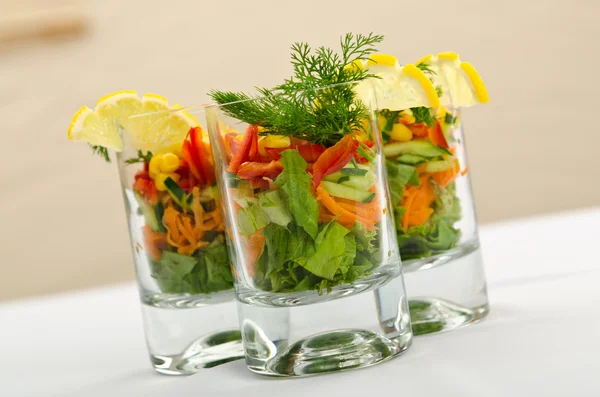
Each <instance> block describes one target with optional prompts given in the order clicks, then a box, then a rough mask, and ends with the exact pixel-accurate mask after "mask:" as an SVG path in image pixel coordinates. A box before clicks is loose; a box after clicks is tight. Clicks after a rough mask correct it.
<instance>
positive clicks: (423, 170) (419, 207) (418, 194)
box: [378, 107, 489, 335]
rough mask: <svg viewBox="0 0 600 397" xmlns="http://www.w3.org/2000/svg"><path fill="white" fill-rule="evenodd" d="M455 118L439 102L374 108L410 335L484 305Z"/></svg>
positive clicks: (468, 319) (468, 315) (464, 319)
mask: <svg viewBox="0 0 600 397" xmlns="http://www.w3.org/2000/svg"><path fill="white" fill-rule="evenodd" d="M417 112H418V114H417ZM415 116H416V117H415ZM420 120H427V122H423V121H420ZM461 121H462V120H461V117H460V114H459V112H458V111H457V110H453V109H451V108H448V109H446V108H444V107H440V108H439V109H429V108H424V107H422V108H416V109H412V110H411V109H407V110H403V111H391V110H389V109H384V110H380V111H379V112H378V124H379V127H380V131H381V132H382V139H383V141H384V144H383V153H384V155H385V157H386V160H387V170H388V183H389V185H390V190H391V194H392V202H393V205H394V212H395V219H396V225H395V226H396V233H397V238H398V245H399V249H400V254H401V256H402V263H403V265H404V277H405V280H406V285H407V291H408V295H409V306H410V313H411V319H412V325H413V332H414V333H415V334H416V335H420V334H427V333H431V332H439V331H444V330H451V329H454V328H456V327H459V326H462V325H465V324H469V323H473V322H476V321H478V320H480V319H482V318H483V317H485V315H486V314H487V313H488V311H489V306H488V298H487V287H486V278H485V273H484V268H483V260H482V256H481V250H480V246H479V237H478V234H477V221H476V217H475V206H474V202H473V195H472V192H471V182H470V178H469V172H468V170H469V167H468V163H467V155H466V147H465V137H464V133H463V128H462V122H461Z"/></svg>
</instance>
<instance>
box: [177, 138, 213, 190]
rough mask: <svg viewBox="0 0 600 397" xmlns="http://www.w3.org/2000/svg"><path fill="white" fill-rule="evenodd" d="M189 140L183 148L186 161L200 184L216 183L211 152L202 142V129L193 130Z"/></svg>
mask: <svg viewBox="0 0 600 397" xmlns="http://www.w3.org/2000/svg"><path fill="white" fill-rule="evenodd" d="M187 138H189V140H187V139H186V140H185V141H184V142H183V146H182V147H181V154H182V155H183V158H184V160H185V161H186V162H187V164H188V166H189V167H190V170H191V171H192V174H193V175H194V178H195V179H197V180H198V183H199V184H201V185H209V184H212V183H213V182H214V181H215V174H214V170H213V166H212V164H211V163H210V160H209V150H208V148H207V147H206V146H205V145H204V142H202V129H201V128H200V127H194V128H191V129H190V131H189V132H188V136H187Z"/></svg>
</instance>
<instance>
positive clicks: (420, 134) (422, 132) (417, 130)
mask: <svg viewBox="0 0 600 397" xmlns="http://www.w3.org/2000/svg"><path fill="white" fill-rule="evenodd" d="M407 127H408V129H409V130H410V131H411V132H412V133H413V135H414V136H416V137H417V138H425V137H426V136H428V135H429V126H427V124H425V123H418V124H410V125H408V126H407Z"/></svg>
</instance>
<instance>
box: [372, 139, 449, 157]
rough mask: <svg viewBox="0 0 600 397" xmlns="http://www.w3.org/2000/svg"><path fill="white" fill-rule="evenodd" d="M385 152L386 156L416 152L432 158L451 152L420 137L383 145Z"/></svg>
mask: <svg viewBox="0 0 600 397" xmlns="http://www.w3.org/2000/svg"><path fill="white" fill-rule="evenodd" d="M383 154H384V155H385V157H395V156H398V155H400V154H416V155H417V156H423V157H427V158H432V157H437V156H441V155H444V154H451V153H450V152H449V151H447V150H446V149H443V148H441V147H439V146H436V145H434V144H433V143H431V142H429V141H426V140H421V139H420V140H415V141H408V142H394V143H390V144H387V145H385V146H384V147H383Z"/></svg>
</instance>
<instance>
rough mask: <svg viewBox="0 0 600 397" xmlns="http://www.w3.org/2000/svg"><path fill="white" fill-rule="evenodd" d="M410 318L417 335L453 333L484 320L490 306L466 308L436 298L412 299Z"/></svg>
mask: <svg viewBox="0 0 600 397" xmlns="http://www.w3.org/2000/svg"><path fill="white" fill-rule="evenodd" d="M408 305H409V308H410V318H411V322H412V329H413V333H414V334H415V335H425V334H431V333H434V332H443V331H451V330H453V329H455V328H458V327H462V326H464V325H467V324H473V323H476V322H478V321H480V320H482V319H483V318H484V317H485V316H486V315H487V314H488V313H489V311H490V308H489V306H488V304H484V305H481V306H479V307H474V308H465V307H461V306H458V305H455V304H453V303H451V302H446V301H443V300H441V299H436V298H421V299H410V300H409V301H408Z"/></svg>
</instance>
